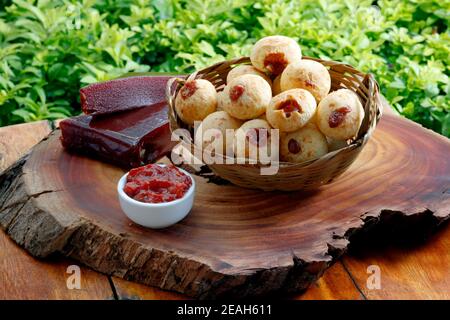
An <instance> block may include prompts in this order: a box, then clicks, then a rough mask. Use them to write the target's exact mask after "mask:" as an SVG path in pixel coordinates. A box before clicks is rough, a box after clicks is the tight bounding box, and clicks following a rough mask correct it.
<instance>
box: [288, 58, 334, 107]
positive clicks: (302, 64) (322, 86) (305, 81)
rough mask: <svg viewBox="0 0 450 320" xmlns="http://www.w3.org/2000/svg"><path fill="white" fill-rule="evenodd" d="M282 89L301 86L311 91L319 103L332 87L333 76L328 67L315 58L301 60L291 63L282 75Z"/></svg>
mask: <svg viewBox="0 0 450 320" xmlns="http://www.w3.org/2000/svg"><path fill="white" fill-rule="evenodd" d="M280 87H281V90H282V91H286V90H289V89H294V88H300V89H305V90H308V91H309V92H311V94H312V95H313V96H314V98H315V99H316V101H317V103H319V102H320V101H321V100H322V99H323V98H325V97H326V95H327V94H328V92H329V91H330V88H331V77H330V73H329V72H328V70H327V68H325V66H324V65H323V64H321V63H319V62H316V61H313V60H299V61H295V62H293V63H291V64H289V65H288V66H287V67H286V69H285V70H284V72H283V74H282V75H281V79H280Z"/></svg>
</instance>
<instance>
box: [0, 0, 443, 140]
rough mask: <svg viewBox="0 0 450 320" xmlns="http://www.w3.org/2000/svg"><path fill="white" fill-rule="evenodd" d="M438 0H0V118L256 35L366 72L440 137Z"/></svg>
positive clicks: (59, 111) (50, 115)
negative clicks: (287, 40)
mask: <svg viewBox="0 0 450 320" xmlns="http://www.w3.org/2000/svg"><path fill="white" fill-rule="evenodd" d="M449 20H450V1H449V0H378V1H369V0H362V1H361V0H333V1H331V0H294V1H288V0H265V1H259V2H258V3H255V2H254V1H242V0H212V1H204V0H189V1H186V0H180V1H177V0H99V1H94V0H82V1H69V0H57V1H54V0H40V1H32V0H29V1H26V0H13V1H1V2H0V126H1V125H7V124H11V123H17V122H23V121H33V120H38V119H56V118H61V117H66V116H70V115H72V114H76V113H79V102H78V90H79V88H80V87H81V86H84V85H86V84H89V83H93V82H96V81H103V80H107V79H112V78H115V77H117V76H119V75H121V74H123V73H126V72H143V71H162V72H164V71H176V72H190V71H192V70H194V69H197V68H201V67H204V66H207V65H209V64H212V63H215V62H218V61H221V60H224V59H229V58H232V57H236V56H241V55H248V54H249V51H250V48H251V46H252V44H253V43H254V42H255V41H256V40H257V39H259V38H260V37H263V36H266V35H272V34H283V35H286V36H290V37H293V38H295V39H296V40H298V42H299V43H300V45H301V47H302V49H303V52H304V54H305V55H310V56H315V57H319V58H322V59H333V60H338V61H343V62H346V63H349V64H351V65H353V66H355V67H356V68H358V69H360V70H362V71H364V72H371V73H373V74H374V75H375V77H376V79H377V80H378V82H379V83H380V86H381V90H382V93H383V94H384V95H385V96H386V98H387V99H388V101H389V102H390V103H391V104H392V105H393V106H394V108H395V109H396V110H397V111H398V112H399V113H401V114H402V115H404V116H406V117H408V118H410V119H412V120H414V121H417V122H419V123H421V124H423V125H424V126H426V127H428V128H431V129H433V130H435V131H437V132H439V133H442V134H443V135H446V136H448V137H450V98H449V96H450V95H449V89H450V84H449V72H450V52H449V51H450V31H449V28H448V26H449Z"/></svg>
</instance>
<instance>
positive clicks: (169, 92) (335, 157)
mask: <svg viewBox="0 0 450 320" xmlns="http://www.w3.org/2000/svg"><path fill="white" fill-rule="evenodd" d="M303 59H311V60H315V61H318V62H320V63H322V64H323V65H324V66H326V67H327V68H328V70H329V72H330V76H331V91H334V90H337V89H341V88H348V89H351V90H353V91H354V92H356V93H357V94H358V96H359V98H360V100H361V102H362V104H363V106H364V110H365V117H364V120H363V122H362V125H361V128H360V130H359V132H358V135H357V136H356V138H355V139H353V140H352V141H351V143H350V144H349V145H348V146H347V147H344V148H342V149H339V150H336V151H333V152H329V153H328V154H326V155H324V156H322V157H321V158H318V159H315V160H311V161H307V162H303V163H286V162H280V163H279V170H278V173H277V174H275V175H261V171H260V169H261V167H260V165H257V164H212V165H208V166H209V168H210V169H211V170H212V171H213V172H214V173H215V174H216V175H218V176H220V177H221V178H223V179H226V180H228V181H230V182H232V183H234V184H236V185H238V186H242V187H246V188H254V189H262V190H266V191H269V190H283V191H294V190H309V189H315V188H317V187H319V186H321V185H324V184H327V183H330V182H331V181H332V180H333V179H335V178H336V177H338V176H339V175H340V174H342V173H343V172H344V171H345V170H346V169H347V168H348V167H349V166H350V165H351V164H352V162H353V161H355V159H356V157H357V156H358V154H359V153H360V152H361V150H362V148H363V147H364V145H365V144H366V143H367V141H368V140H369V138H370V136H371V134H372V132H373V130H374V129H375V127H376V125H377V122H378V120H379V119H380V117H381V102H380V97H379V88H378V84H377V83H376V81H375V80H374V78H373V76H372V75H370V74H364V73H361V72H360V71H358V70H356V69H354V68H353V67H351V66H349V65H346V64H343V63H339V62H334V61H324V60H320V59H314V58H309V57H303ZM240 64H250V59H249V58H248V57H242V58H238V59H234V60H230V61H224V62H220V63H217V64H214V65H212V66H210V67H207V68H205V69H203V70H200V71H197V72H194V73H192V74H191V75H189V76H188V77H187V78H186V79H180V78H172V79H170V80H169V82H168V83H167V87H166V98H167V102H168V104H169V121H170V127H171V130H172V131H173V130H175V129H178V128H184V129H189V130H190V132H191V137H189V139H190V140H189V141H188V146H189V147H190V151H191V152H193V153H194V151H195V148H196V146H195V145H194V143H193V141H192V128H190V127H189V126H187V125H186V124H185V123H183V122H182V121H181V119H180V118H179V117H178V116H177V113H176V112H175V97H176V95H177V94H178V91H179V90H180V88H181V87H182V85H183V84H184V82H185V81H187V80H192V79H199V78H202V79H206V80H209V81H210V82H211V83H212V84H213V85H214V86H215V87H216V89H217V91H221V90H223V88H224V87H225V84H226V78H227V74H228V72H229V71H230V70H231V69H233V68H234V67H236V66H237V65H240ZM224 158H225V156H224ZM224 163H225V161H224Z"/></svg>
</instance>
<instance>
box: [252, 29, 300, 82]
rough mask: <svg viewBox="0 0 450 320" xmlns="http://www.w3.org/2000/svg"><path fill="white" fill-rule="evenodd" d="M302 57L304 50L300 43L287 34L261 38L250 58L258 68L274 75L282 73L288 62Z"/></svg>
mask: <svg viewBox="0 0 450 320" xmlns="http://www.w3.org/2000/svg"><path fill="white" fill-rule="evenodd" d="M301 58H302V50H301V49H300V46H299V45H298V43H297V42H296V41H295V40H294V39H291V38H288V37H285V36H269V37H265V38H262V39H260V40H259V41H258V42H256V43H255V45H254V46H253V48H252V51H251V54H250V60H251V62H252V64H253V66H254V67H255V68H256V69H258V70H260V71H262V72H268V73H269V74H271V75H274V76H277V75H279V74H281V73H282V72H283V70H284V68H286V66H287V65H288V64H290V63H292V62H294V61H299V60H301Z"/></svg>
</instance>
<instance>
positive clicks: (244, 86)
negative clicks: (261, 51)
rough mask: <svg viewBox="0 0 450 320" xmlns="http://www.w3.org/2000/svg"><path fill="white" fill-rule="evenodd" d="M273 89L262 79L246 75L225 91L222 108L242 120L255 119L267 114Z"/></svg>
mask: <svg viewBox="0 0 450 320" xmlns="http://www.w3.org/2000/svg"><path fill="white" fill-rule="evenodd" d="M270 99H272V89H271V88H270V85H269V84H268V83H267V81H266V80H264V79H263V78H262V77H260V76H257V75H254V74H245V75H242V76H240V77H237V78H235V79H233V80H232V81H231V82H230V83H229V84H228V85H227V86H226V87H225V88H224V90H223V93H222V94H221V98H220V108H221V109H223V110H225V111H226V112H228V113H229V114H230V115H231V116H232V117H234V118H238V119H241V120H248V119H254V118H257V117H259V116H260V115H262V114H263V113H264V112H266V108H267V106H268V105H269V103H270Z"/></svg>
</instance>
